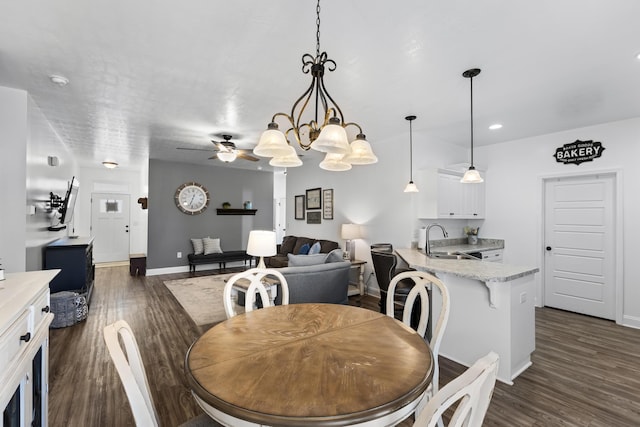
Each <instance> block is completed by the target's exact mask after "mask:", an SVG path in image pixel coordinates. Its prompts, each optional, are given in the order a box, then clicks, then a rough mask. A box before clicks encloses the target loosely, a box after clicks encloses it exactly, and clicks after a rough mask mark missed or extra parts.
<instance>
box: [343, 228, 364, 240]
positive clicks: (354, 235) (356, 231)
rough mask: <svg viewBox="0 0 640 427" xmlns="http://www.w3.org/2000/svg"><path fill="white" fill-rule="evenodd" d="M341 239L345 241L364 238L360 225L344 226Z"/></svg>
mask: <svg viewBox="0 0 640 427" xmlns="http://www.w3.org/2000/svg"><path fill="white" fill-rule="evenodd" d="M340 237H342V238H343V239H344V240H353V239H360V238H362V231H361V230H360V226H359V225H358V224H342V229H341V230H340Z"/></svg>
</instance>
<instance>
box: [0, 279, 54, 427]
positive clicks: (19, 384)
mask: <svg viewBox="0 0 640 427" xmlns="http://www.w3.org/2000/svg"><path fill="white" fill-rule="evenodd" d="M59 272H60V270H46V271H32V272H26V273H11V274H7V277H6V280H3V281H0V410H1V411H2V419H0V427H14V426H15V427H18V426H19V427H24V426H42V427H46V426H47V425H48V415H47V414H48V401H49V399H48V398H49V384H48V375H49V372H48V371H49V325H50V324H51V321H52V320H53V314H52V313H51V310H50V307H49V282H50V281H51V280H52V279H53V278H54V277H55V276H56V274H58V273H59Z"/></svg>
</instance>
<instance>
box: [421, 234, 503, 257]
mask: <svg viewBox="0 0 640 427" xmlns="http://www.w3.org/2000/svg"><path fill="white" fill-rule="evenodd" d="M429 245H430V247H431V252H433V253H447V252H449V253H453V252H461V253H465V254H468V253H471V252H482V251H491V250H496V249H504V240H501V239H478V243H477V244H475V245H470V244H469V243H467V239H466V238H457V239H441V240H430V241H429Z"/></svg>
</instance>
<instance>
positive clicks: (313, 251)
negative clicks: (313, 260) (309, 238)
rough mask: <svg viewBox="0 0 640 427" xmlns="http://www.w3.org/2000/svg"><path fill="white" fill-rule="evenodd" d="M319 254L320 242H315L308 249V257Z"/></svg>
mask: <svg viewBox="0 0 640 427" xmlns="http://www.w3.org/2000/svg"><path fill="white" fill-rule="evenodd" d="M319 253H320V242H315V243H314V244H313V246H311V247H310V248H309V255H315V254H319Z"/></svg>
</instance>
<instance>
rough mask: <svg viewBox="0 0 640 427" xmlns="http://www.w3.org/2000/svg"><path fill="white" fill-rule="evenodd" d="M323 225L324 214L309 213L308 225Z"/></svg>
mask: <svg viewBox="0 0 640 427" xmlns="http://www.w3.org/2000/svg"><path fill="white" fill-rule="evenodd" d="M320 223H322V214H321V213H320V211H315V212H307V224H320Z"/></svg>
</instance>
